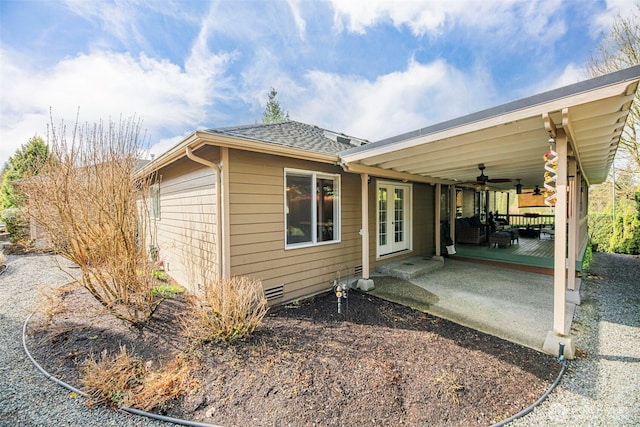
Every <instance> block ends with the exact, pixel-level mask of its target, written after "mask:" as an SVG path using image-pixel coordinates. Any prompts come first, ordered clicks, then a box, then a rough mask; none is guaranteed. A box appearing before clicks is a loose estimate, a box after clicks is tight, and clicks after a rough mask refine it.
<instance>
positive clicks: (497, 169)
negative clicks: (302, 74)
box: [340, 66, 640, 189]
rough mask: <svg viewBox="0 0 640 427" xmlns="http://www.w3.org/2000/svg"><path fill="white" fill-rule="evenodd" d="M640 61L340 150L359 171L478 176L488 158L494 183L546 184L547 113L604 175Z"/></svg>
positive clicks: (456, 178)
mask: <svg viewBox="0 0 640 427" xmlns="http://www.w3.org/2000/svg"><path fill="white" fill-rule="evenodd" d="M639 80H640V66H637V67H632V68H628V69H626V70H623V71H619V72H616V73H612V74H608V75H605V76H601V77H598V78H595V79H591V80H586V81H583V82H580V83H576V84H574V85H571V86H566V87H563V88H559V89H555V90H553V91H550V92H546V93H543V94H540V95H535V96H533V97H530V98H525V99H522V100H519V101H515V102H511V103H508V104H505V105H502V106H499V107H495V108H491V109H488V110H484V111H481V112H478V113H474V114H471V115H468V116H464V117H461V118H458V119H454V120H450V121H447V122H444V123H440V124H437V125H434V126H430V127H426V128H422V129H418V130H416V131H413V132H408V133H406V134H403V135H399V136H396V137H393V138H388V139H385V140H381V141H377V142H374V143H371V144H367V145H364V146H361V147H357V148H353V149H350V150H347V151H343V152H342V153H340V157H341V159H342V162H343V164H344V165H345V167H346V168H347V169H349V170H352V171H354V172H366V173H369V174H371V175H379V176H391V177H396V178H403V177H406V178H407V179H417V180H419V181H422V182H441V183H458V184H460V183H463V182H465V181H474V180H475V179H476V177H477V176H478V175H480V171H479V170H478V164H479V163H484V165H485V166H486V169H485V171H484V174H485V175H487V176H488V177H489V178H490V179H494V178H509V179H512V180H513V181H512V182H509V183H502V184H489V185H490V186H491V187H492V188H494V189H513V188H514V187H515V184H516V179H520V180H521V183H522V184H523V187H524V188H525V189H527V188H533V187H535V186H536V185H540V187H542V184H543V181H544V178H543V175H544V160H543V155H544V154H545V153H546V152H547V151H548V150H549V142H548V140H549V133H548V131H547V130H546V128H545V119H544V117H545V116H546V117H548V118H550V119H551V120H552V121H553V123H554V124H555V126H556V127H557V128H558V129H560V128H562V129H564V131H565V133H566V134H567V135H568V137H569V140H570V141H571V144H572V147H573V150H574V155H575V157H576V158H577V159H578V162H579V167H580V169H581V170H582V173H583V176H585V177H586V179H587V181H588V182H589V183H590V184H598V183H601V182H603V181H604V180H605V179H606V177H607V174H608V172H609V168H610V167H611V164H612V162H613V158H614V155H615V152H616V149H617V146H618V142H619V140H620V136H621V134H622V129H623V127H624V124H625V121H626V118H627V115H628V112H629V108H630V106H631V102H632V100H633V97H634V96H635V94H636V91H637V89H638V82H639Z"/></svg>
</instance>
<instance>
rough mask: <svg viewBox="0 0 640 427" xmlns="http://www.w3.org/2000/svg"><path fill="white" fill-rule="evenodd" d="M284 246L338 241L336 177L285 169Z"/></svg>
mask: <svg viewBox="0 0 640 427" xmlns="http://www.w3.org/2000/svg"><path fill="white" fill-rule="evenodd" d="M285 212H286V218H285V226H286V239H287V246H306V245H312V244H316V243H325V242H335V241H338V240H340V176H339V175H329V174H323V173H319V172H308V171H300V170H292V169H286V170H285Z"/></svg>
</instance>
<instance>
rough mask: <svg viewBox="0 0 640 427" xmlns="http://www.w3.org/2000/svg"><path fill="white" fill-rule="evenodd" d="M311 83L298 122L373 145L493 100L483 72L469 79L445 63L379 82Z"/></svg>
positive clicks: (325, 78)
mask: <svg viewBox="0 0 640 427" xmlns="http://www.w3.org/2000/svg"><path fill="white" fill-rule="evenodd" d="M307 80H308V81H309V89H308V92H307V93H306V94H304V97H301V98H303V99H304V101H302V102H301V104H300V105H298V106H296V108H295V111H296V116H295V117H292V119H294V120H301V121H306V122H308V123H313V124H317V125H318V126H321V127H327V128H329V129H331V130H335V131H341V132H345V133H348V134H350V135H352V136H356V137H361V138H366V139H369V140H371V141H376V140H379V139H383V138H386V137H389V136H392V135H396V134H400V133H404V132H408V131H411V130H414V129H417V128H420V127H424V126H427V125H430V124H434V123H438V122H441V121H443V120H447V119H451V118H455V117H458V116H460V115H464V114H467V113H471V112H473V111H475V110H477V109H479V108H483V107H486V106H488V105H487V102H488V100H490V99H491V98H492V97H493V85H492V84H491V81H490V79H488V78H487V74H486V73H485V72H484V71H483V70H481V69H478V70H475V71H474V72H473V73H472V75H466V74H464V73H462V72H461V71H459V70H457V69H456V68H454V67H452V66H451V65H450V64H447V63H446V62H444V61H436V62H433V63H430V64H421V63H419V62H416V61H410V62H409V64H408V66H407V68H406V69H405V70H403V71H398V72H394V73H390V74H386V75H383V76H380V77H378V78H377V79H375V80H374V81H368V80H365V79H363V78H360V77H356V76H346V77H343V76H339V75H335V74H330V73H326V72H321V71H312V72H309V73H308V74H307Z"/></svg>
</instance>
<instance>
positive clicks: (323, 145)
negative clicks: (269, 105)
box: [203, 120, 366, 154]
mask: <svg viewBox="0 0 640 427" xmlns="http://www.w3.org/2000/svg"><path fill="white" fill-rule="evenodd" d="M203 132H206V133H210V134H213V135H222V136H229V137H234V138H241V139H247V140H252V141H257V142H264V143H268V144H276V145H281V146H283V147H290V148H296V149H301V150H306V151H312V152H316V153H323V154H336V153H338V152H340V151H344V150H348V149H350V148H354V147H359V146H361V145H362V144H364V143H366V141H364V140H362V139H359V138H354V137H352V136H348V135H345V134H342V133H336V132H332V131H329V130H326V129H322V128H319V127H318V126H313V125H308V124H306V123H300V122H296V121H292V120H287V121H284V122H279V123H266V124H265V123H256V124H253V125H244V126H233V127H226V128H219V129H207V130H204V131H203Z"/></svg>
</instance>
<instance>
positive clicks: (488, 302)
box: [371, 259, 575, 351]
mask: <svg viewBox="0 0 640 427" xmlns="http://www.w3.org/2000/svg"><path fill="white" fill-rule="evenodd" d="M407 280H408V281H406V282H404V281H402V279H385V280H381V278H378V279H377V280H376V278H374V281H375V285H376V289H374V290H372V291H371V293H372V294H374V295H376V296H379V297H380V298H384V299H387V300H390V301H394V302H397V303H400V304H405V305H409V306H411V307H413V308H416V309H418V310H422V311H425V312H427V313H429V314H433V315H435V316H438V317H442V318H444V319H448V320H451V321H453V322H456V323H458V324H461V325H464V326H468V327H470V328H473V329H476V330H479V331H482V332H485V333H488V334H491V335H494V336H498V337H500V338H503V339H506V340H508V341H511V342H515V343H518V344H521V345H524V346H527V347H530V348H533V349H536V350H538V351H543V345H544V342H545V338H546V336H547V333H548V332H549V331H551V330H552V329H553V277H551V276H548V275H543V274H537V273H531V272H527V271H518V270H513V269H509V268H502V267H493V266H487V265H481V264H475V263H470V262H463V261H457V260H451V259H447V260H445V266H444V268H442V269H436V270H433V271H430V272H429V273H428V274H425V275H422V276H419V277H413V278H411V279H407ZM574 313H575V304H572V303H567V330H570V326H571V322H572V319H573V315H574Z"/></svg>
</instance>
